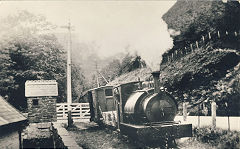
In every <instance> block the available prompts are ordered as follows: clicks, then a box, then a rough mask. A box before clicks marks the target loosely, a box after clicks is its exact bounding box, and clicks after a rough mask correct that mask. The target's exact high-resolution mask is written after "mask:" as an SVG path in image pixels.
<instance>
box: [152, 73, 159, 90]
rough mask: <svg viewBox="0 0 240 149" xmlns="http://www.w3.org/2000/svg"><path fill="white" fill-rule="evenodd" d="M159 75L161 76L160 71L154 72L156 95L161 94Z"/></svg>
mask: <svg viewBox="0 0 240 149" xmlns="http://www.w3.org/2000/svg"><path fill="white" fill-rule="evenodd" d="M159 75H160V71H153V72H152V76H153V81H154V93H159V92H160V82H159Z"/></svg>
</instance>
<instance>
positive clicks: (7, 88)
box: [0, 11, 80, 110]
mask: <svg viewBox="0 0 240 149" xmlns="http://www.w3.org/2000/svg"><path fill="white" fill-rule="evenodd" d="M4 20H5V21H4V24H5V27H6V26H9V27H11V28H13V30H10V29H9V32H4V31H2V32H1V35H4V36H2V37H1V39H2V40H1V41H4V42H1V43H0V52H1V53H0V55H1V60H0V61H1V64H0V69H1V72H0V77H1V80H0V85H1V86H0V95H1V96H7V97H8V100H9V102H10V103H11V104H13V105H14V106H15V107H16V108H18V109H22V110H24V109H26V106H27V105H26V99H25V95H24V88H25V86H24V85H25V81H26V80H40V79H45V80H52V79H53V80H57V82H58V86H59V96H58V101H59V102H62V101H64V100H66V52H65V50H64V49H63V48H62V46H61V45H60V44H59V43H58V41H57V38H56V37H55V36H54V35H53V34H51V33H50V32H49V31H52V29H53V28H52V25H50V23H48V22H47V21H46V19H45V18H44V17H42V16H34V15H33V14H31V13H28V12H26V11H23V12H20V13H19V14H17V15H15V16H9V17H7V18H5V19H4ZM14 20H16V22H17V23H15V22H14ZM6 24H7V25H6ZM25 24H28V25H27V26H25ZM2 26H4V25H2ZM2 26H0V27H2ZM46 31H47V32H46ZM77 67H78V68H77ZM78 69H80V68H79V66H74V69H73V76H74V77H73V79H75V78H76V77H75V76H77V75H78V74H76V73H79V71H76V70H78ZM76 79H79V78H76ZM73 82H74V81H73ZM75 86H76V85H75ZM73 91H78V90H73ZM75 94H76V93H74V95H75Z"/></svg>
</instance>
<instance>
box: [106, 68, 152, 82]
mask: <svg viewBox="0 0 240 149" xmlns="http://www.w3.org/2000/svg"><path fill="white" fill-rule="evenodd" d="M151 73H152V70H151V69H150V68H138V69H136V70H134V71H131V72H128V73H125V74H122V75H121V76H119V77H117V78H115V79H114V80H113V81H111V82H109V83H108V84H107V85H108V86H118V85H120V84H125V83H129V82H138V79H140V81H146V80H147V79H149V78H150V77H151V76H152V75H151Z"/></svg>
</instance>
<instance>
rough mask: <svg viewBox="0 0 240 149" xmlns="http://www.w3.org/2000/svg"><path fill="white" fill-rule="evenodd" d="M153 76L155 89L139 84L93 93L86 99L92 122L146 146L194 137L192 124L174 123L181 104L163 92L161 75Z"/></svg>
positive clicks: (93, 91) (107, 88)
mask: <svg viewBox="0 0 240 149" xmlns="http://www.w3.org/2000/svg"><path fill="white" fill-rule="evenodd" d="M152 75H153V78H154V88H149V87H144V85H143V82H139V81H138V82H130V83H125V84H121V85H118V86H103V87H99V88H94V89H91V90H89V91H88V92H87V93H86V94H85V95H84V98H86V99H87V100H88V101H89V104H90V113H91V121H95V122H97V123H98V124H99V125H103V124H104V125H108V126H111V127H114V128H117V129H118V130H120V132H121V133H123V134H126V135H128V136H130V138H134V139H135V140H138V141H140V142H143V143H146V144H149V143H153V142H158V141H162V142H165V143H166V144H169V143H173V142H175V138H182V137H191V136H192V125H191V124H181V123H179V122H175V121H174V118H175V116H176V114H177V110H178V106H177V102H176V100H175V99H174V98H173V97H172V96H171V95H170V94H169V93H168V92H166V91H164V90H160V86H159V82H158V80H159V72H153V73H152Z"/></svg>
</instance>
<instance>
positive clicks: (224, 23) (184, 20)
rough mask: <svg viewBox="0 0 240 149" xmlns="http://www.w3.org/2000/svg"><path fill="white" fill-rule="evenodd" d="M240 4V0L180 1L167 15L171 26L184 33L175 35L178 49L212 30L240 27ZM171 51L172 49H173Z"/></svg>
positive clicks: (230, 29)
mask: <svg viewBox="0 0 240 149" xmlns="http://www.w3.org/2000/svg"><path fill="white" fill-rule="evenodd" d="M239 16H240V4H239V3H238V2H237V1H228V2H227V3H223V2H222V1H177V2H176V4H175V5H174V6H173V7H172V8H171V9H170V10H169V11H168V12H167V13H166V14H165V15H164V16H163V19H164V21H166V23H167V24H168V27H169V28H170V29H174V30H179V31H180V32H181V34H179V35H177V36H175V37H173V38H174V47H173V49H172V50H174V49H181V48H184V47H185V46H189V44H190V43H192V42H195V41H196V40H199V39H201V36H203V35H207V34H208V32H211V33H212V32H217V31H220V32H225V31H228V32H233V31H237V32H238V31H239V30H240V19H239ZM170 51H171V50H170Z"/></svg>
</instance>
